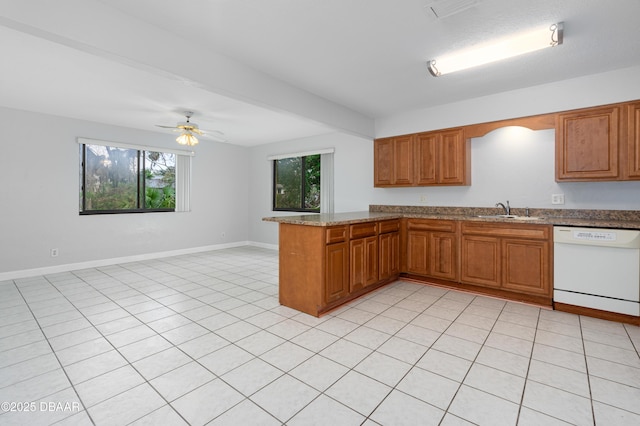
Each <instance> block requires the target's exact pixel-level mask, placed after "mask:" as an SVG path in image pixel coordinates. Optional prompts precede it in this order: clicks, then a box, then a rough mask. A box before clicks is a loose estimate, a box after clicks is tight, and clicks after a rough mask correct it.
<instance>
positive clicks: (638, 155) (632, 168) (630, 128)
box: [627, 102, 640, 179]
mask: <svg viewBox="0 0 640 426" xmlns="http://www.w3.org/2000/svg"><path fill="white" fill-rule="evenodd" d="M627 143H628V147H627V153H628V154H627V155H628V157H627V166H628V168H629V172H628V175H629V178H631V179H640V102H638V103H633V104H630V105H628V107H627Z"/></svg>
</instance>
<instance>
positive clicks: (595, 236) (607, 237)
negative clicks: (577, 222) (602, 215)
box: [573, 229, 617, 241]
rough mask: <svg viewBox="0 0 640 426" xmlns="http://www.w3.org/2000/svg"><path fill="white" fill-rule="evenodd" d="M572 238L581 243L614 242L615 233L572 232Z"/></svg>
mask: <svg viewBox="0 0 640 426" xmlns="http://www.w3.org/2000/svg"><path fill="white" fill-rule="evenodd" d="M573 238H574V239H576V240H582V241H615V240H616V239H617V238H616V233H615V232H601V231H600V232H597V231H585V230H584V229H583V230H579V231H573Z"/></svg>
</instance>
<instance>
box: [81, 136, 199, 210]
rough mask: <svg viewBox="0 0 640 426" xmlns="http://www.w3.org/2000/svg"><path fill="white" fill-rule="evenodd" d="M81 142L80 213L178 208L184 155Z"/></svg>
mask: <svg viewBox="0 0 640 426" xmlns="http://www.w3.org/2000/svg"><path fill="white" fill-rule="evenodd" d="M79 142H80V214H99V213H138V212H166V211H169V212H173V211H176V162H177V161H178V162H180V160H181V159H180V158H179V157H182V156H181V155H177V154H176V153H172V152H162V151H153V150H147V149H140V148H132V147H125V146H120V145H119V144H114V145H115V146H111V145H102V144H95V143H89V142H99V141H90V140H81V139H79ZM83 142H84V143H83ZM107 143H108V142H107ZM187 158H188V157H187ZM183 163H184V162H183ZM183 186H184V184H183ZM187 188H188V186H187ZM183 198H184V197H183Z"/></svg>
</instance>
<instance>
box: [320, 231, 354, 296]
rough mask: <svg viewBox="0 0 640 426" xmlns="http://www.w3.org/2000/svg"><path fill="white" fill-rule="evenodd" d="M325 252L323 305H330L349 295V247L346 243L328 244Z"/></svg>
mask: <svg viewBox="0 0 640 426" xmlns="http://www.w3.org/2000/svg"><path fill="white" fill-rule="evenodd" d="M325 250H326V262H327V265H326V268H325V269H326V274H327V275H326V279H325V282H326V284H325V287H324V303H331V302H335V301H336V300H339V299H342V298H343V297H345V296H346V295H347V294H349V274H348V271H349V245H348V243H346V242H344V243H336V244H329V245H327V247H326V249H325Z"/></svg>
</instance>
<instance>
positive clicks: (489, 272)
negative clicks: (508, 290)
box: [460, 235, 501, 287]
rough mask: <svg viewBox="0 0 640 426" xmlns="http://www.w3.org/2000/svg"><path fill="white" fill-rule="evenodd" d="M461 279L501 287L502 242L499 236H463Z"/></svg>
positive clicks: (470, 282) (471, 282)
mask: <svg viewBox="0 0 640 426" xmlns="http://www.w3.org/2000/svg"><path fill="white" fill-rule="evenodd" d="M461 241H462V247H461V250H462V256H461V260H460V264H461V266H462V267H461V277H460V279H461V281H462V282H464V283H469V284H476V285H482V286H487V287H500V267H501V265H500V242H499V239H498V238H493V237H484V236H476V235H463V236H462V240H461Z"/></svg>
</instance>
